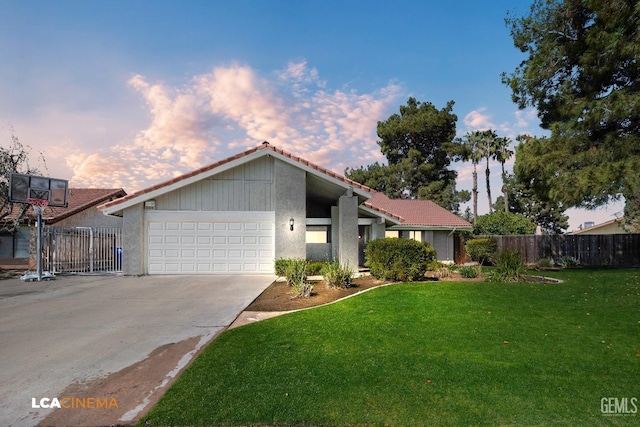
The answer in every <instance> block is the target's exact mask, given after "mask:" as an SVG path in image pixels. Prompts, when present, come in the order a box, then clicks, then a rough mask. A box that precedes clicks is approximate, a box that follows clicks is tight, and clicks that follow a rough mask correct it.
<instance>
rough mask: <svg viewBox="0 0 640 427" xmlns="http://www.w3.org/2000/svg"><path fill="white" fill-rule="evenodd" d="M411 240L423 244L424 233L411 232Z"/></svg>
mask: <svg viewBox="0 0 640 427" xmlns="http://www.w3.org/2000/svg"><path fill="white" fill-rule="evenodd" d="M409 239H411V240H417V241H418V242H422V231H409Z"/></svg>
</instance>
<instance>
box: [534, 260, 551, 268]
mask: <svg viewBox="0 0 640 427" xmlns="http://www.w3.org/2000/svg"><path fill="white" fill-rule="evenodd" d="M554 265H555V264H554V262H553V260H552V259H551V258H540V259H538V260H537V261H536V268H551V267H553V266H554Z"/></svg>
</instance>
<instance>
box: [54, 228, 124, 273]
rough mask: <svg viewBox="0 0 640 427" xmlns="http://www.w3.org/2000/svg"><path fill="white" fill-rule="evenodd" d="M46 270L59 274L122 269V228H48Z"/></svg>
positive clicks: (114, 271)
mask: <svg viewBox="0 0 640 427" xmlns="http://www.w3.org/2000/svg"><path fill="white" fill-rule="evenodd" d="M42 231H43V233H42V234H43V236H42V269H43V271H49V272H51V273H54V274H59V273H117V272H121V271H122V256H123V253H122V228H120V227H45V228H43V230H42Z"/></svg>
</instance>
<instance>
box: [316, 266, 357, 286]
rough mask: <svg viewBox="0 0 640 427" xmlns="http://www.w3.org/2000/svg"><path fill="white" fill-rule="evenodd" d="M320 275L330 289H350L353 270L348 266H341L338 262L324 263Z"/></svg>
mask: <svg viewBox="0 0 640 427" xmlns="http://www.w3.org/2000/svg"><path fill="white" fill-rule="evenodd" d="M321 274H322V275H323V276H324V280H325V282H327V285H329V286H330V287H332V288H350V287H351V279H353V269H352V268H351V267H349V266H348V265H345V266H342V265H340V262H339V261H333V262H330V263H325V264H324V266H323V267H322V271H321Z"/></svg>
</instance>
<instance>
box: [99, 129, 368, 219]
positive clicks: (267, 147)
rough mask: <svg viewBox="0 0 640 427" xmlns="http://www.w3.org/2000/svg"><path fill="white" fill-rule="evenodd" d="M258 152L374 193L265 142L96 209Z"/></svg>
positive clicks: (100, 207)
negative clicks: (268, 151)
mask: <svg viewBox="0 0 640 427" xmlns="http://www.w3.org/2000/svg"><path fill="white" fill-rule="evenodd" d="M260 150H270V151H273V152H274V153H278V154H280V155H282V156H284V157H287V158H289V159H291V160H294V161H295V162H298V163H300V164H302V165H304V166H307V167H310V168H311V169H314V170H316V171H318V172H320V173H322V174H324V175H327V176H330V177H332V178H334V179H337V180H339V181H342V182H344V183H345V184H348V185H350V186H352V187H355V188H359V189H361V190H363V191H366V192H370V193H372V192H374V190H372V189H371V188H369V187H367V186H365V185H362V184H360V183H358V182H355V181H352V180H350V179H348V178H345V177H344V176H342V175H339V174H337V173H335V172H332V171H330V170H328V169H325V168H323V167H322V166H319V165H317V164H315V163H312V162H310V161H308V160H305V159H303V158H301V157H298V156H295V155H293V154H291V153H288V152H286V151H284V150H281V149H279V148H276V147H274V146H273V145H271V144H269V143H268V142H266V141H265V142H263V143H262V144H260V145H259V146H257V147H254V148H250V149H248V150H246V151H243V152H242V153H239V154H236V155H233V156H231V157H227V158H226V159H222V160H219V161H217V162H215V163H212V164H210V165H207V166H203V167H201V168H199V169H196V170H193V171H191V172H189V173H186V174H184V175H180V176H178V177H175V178H173V179H170V180H168V181H164V182H160V183H158V184H155V185H152V186H151V187H147V188H145V189H142V190H139V191H136V192H134V193H131V194H128V195H127V196H125V197H123V198H121V199H117V200H113V201H111V202H107V203H104V204H103V205H101V206H98V209H101V210H102V209H105V208H108V207H112V206H117V205H119V204H121V203H124V202H126V201H128V200H132V199H135V198H137V197H140V196H142V195H144V194H147V193H151V192H153V191H156V190H159V189H161V188H163V187H167V186H169V185H172V184H175V183H178V182H180V181H183V180H185V179H187V178H191V177H194V176H197V175H200V174H202V173H204V172H208V171H210V170H213V169H215V168H218V167H220V166H222V165H225V164H227V163H229V162H232V161H234V160H238V159H242V158H243V157H247V156H248V155H250V154H253V153H255V152H258V151H260Z"/></svg>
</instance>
